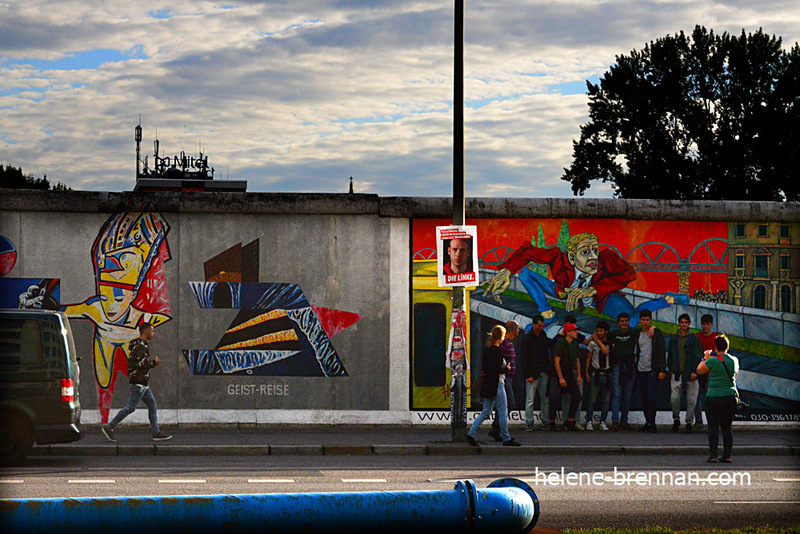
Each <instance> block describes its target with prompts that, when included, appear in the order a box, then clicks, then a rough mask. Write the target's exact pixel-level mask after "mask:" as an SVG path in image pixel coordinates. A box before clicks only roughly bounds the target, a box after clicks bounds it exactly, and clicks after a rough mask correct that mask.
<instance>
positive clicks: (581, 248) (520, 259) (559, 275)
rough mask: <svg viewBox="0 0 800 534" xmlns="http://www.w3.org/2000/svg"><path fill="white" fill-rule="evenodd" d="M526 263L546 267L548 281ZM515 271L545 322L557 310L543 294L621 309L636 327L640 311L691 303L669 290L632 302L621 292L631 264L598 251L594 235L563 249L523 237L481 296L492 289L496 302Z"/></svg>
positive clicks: (632, 275) (573, 303)
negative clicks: (662, 294)
mask: <svg viewBox="0 0 800 534" xmlns="http://www.w3.org/2000/svg"><path fill="white" fill-rule="evenodd" d="M529 262H534V263H542V264H547V265H549V266H550V276H551V277H552V280H551V279H549V278H546V277H544V276H542V275H540V274H538V273H535V272H533V271H531V270H530V269H528V268H526V267H525V266H526V265H528V263H529ZM515 273H519V279H520V282H522V285H523V286H525V289H526V290H527V292H528V294H529V295H530V296H531V298H532V299H533V301H534V302H535V303H536V305H537V307H538V308H539V313H541V315H542V317H544V319H545V324H550V323H553V322H555V320H556V317H555V312H554V311H553V308H552V306H551V305H550V303H549V302H548V301H547V297H548V296H549V297H552V298H556V299H559V300H561V299H566V309H567V311H572V310H575V309H576V308H577V309H580V308H583V307H590V308H594V309H596V310H597V311H598V312H601V313H605V314H606V315H608V316H610V317H611V318H613V319H616V318H617V315H619V314H620V313H621V312H627V313H628V314H629V315H630V317H631V327H634V326H636V324H635V323H636V322H637V321H638V318H639V311H641V310H643V309H647V310H650V311H651V312H654V311H656V310H660V309H661V308H666V307H667V306H669V305H671V304H673V303H675V302H678V303H679V304H686V303H688V302H689V297H688V296H687V295H683V294H678V293H671V292H667V296H665V297H662V298H658V299H654V300H650V301H647V302H643V303H641V304H639V306H637V307H635V308H634V306H633V305H632V304H631V303H630V302H628V300H627V299H626V298H625V296H623V295H622V293H620V292H619V291H620V290H621V289H622V288H624V287H627V285H628V284H629V283H631V282H633V281H634V280H636V272H635V271H634V270H633V267H631V265H630V264H629V263H628V262H626V261H625V260H624V259H622V258H621V257H620V256H619V255H618V254H617V253H615V252H613V251H612V250H610V249H604V250H600V244H599V241H598V239H597V236H596V235H595V234H591V233H588V232H584V233H581V234H576V235H574V236H572V237H570V238H569V241H567V251H566V252H562V251H561V250H560V249H559V248H558V247H551V248H537V247H534V246H532V245H531V244H530V243H528V242H524V243H523V244H522V245H521V246H520V247H519V248H518V249H517V250H516V252H514V254H512V255H511V257H510V258H508V259H507V260H506V261H505V262H503V263H502V264H501V265H500V271H499V272H498V273H497V274H496V275H494V276H493V277H492V278H491V279H490V280H489V282H488V285H487V288H486V290H485V291H484V293H483V294H484V295H486V294H488V293H491V294H492V295H493V296H494V298H495V299H496V300H497V301H498V302H502V301H501V300H500V294H501V293H503V291H505V290H506V289H507V288H508V286H509V284H510V282H511V275H512V274H515Z"/></svg>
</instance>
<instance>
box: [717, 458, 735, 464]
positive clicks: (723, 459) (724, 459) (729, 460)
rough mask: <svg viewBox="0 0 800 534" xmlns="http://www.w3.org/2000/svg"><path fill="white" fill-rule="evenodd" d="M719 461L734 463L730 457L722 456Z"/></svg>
mask: <svg viewBox="0 0 800 534" xmlns="http://www.w3.org/2000/svg"><path fill="white" fill-rule="evenodd" d="M719 461H720V462H722V463H723V464H730V463H733V460H731V459H730V458H720V459H719Z"/></svg>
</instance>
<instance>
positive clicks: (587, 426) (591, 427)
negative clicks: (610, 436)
mask: <svg viewBox="0 0 800 534" xmlns="http://www.w3.org/2000/svg"><path fill="white" fill-rule="evenodd" d="M586 430H588V431H589V432H591V431H592V430H594V426H592V422H591V421H587V422H586Z"/></svg>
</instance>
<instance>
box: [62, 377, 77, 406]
mask: <svg viewBox="0 0 800 534" xmlns="http://www.w3.org/2000/svg"><path fill="white" fill-rule="evenodd" d="M74 400H75V383H74V382H73V381H72V379H71V378H62V379H61V402H72V401H74Z"/></svg>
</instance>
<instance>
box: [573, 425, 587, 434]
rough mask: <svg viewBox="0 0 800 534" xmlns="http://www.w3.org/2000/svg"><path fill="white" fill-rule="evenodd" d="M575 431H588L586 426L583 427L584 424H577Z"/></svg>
mask: <svg viewBox="0 0 800 534" xmlns="http://www.w3.org/2000/svg"><path fill="white" fill-rule="evenodd" d="M574 430H580V431H581V432H583V431H584V430H586V427H585V426H583V425H582V424H580V423H575V428H574Z"/></svg>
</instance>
